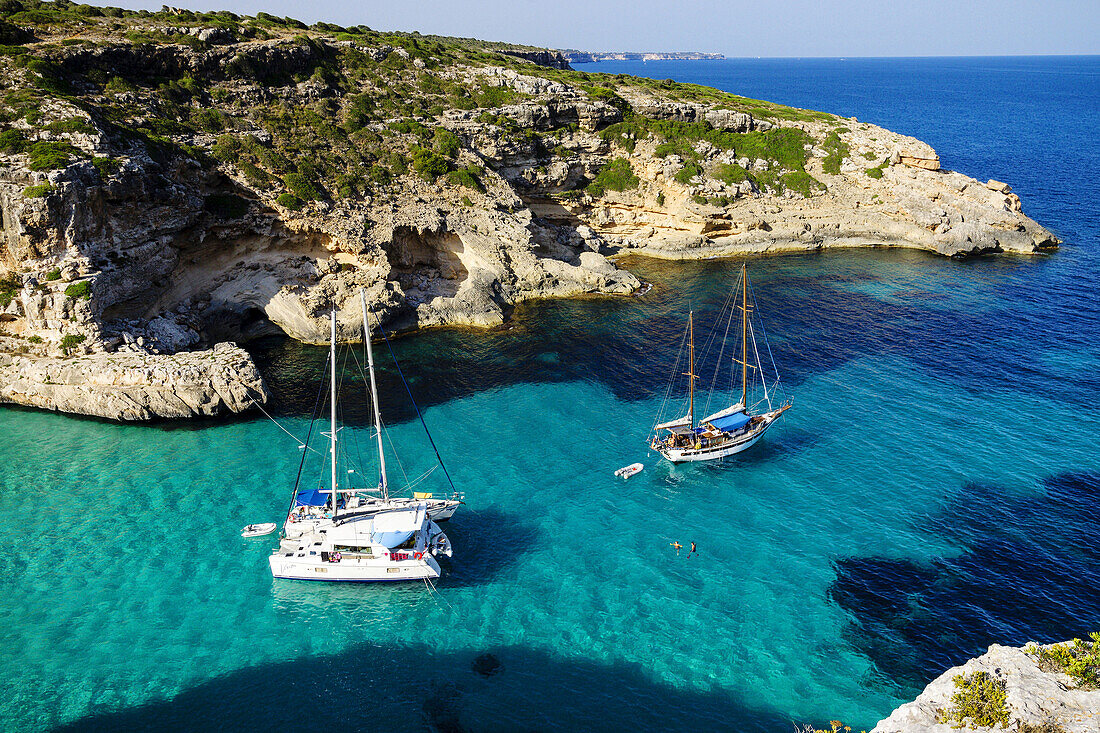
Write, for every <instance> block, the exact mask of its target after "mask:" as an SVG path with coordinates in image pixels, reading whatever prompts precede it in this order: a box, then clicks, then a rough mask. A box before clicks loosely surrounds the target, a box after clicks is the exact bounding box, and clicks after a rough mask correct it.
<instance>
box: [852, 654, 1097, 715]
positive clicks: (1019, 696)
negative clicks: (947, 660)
mask: <svg viewBox="0 0 1100 733" xmlns="http://www.w3.org/2000/svg"><path fill="white" fill-rule="evenodd" d="M1096 638H1097V637H1096V636H1094V637H1093V639H1094V641H1091V642H1090V641H1083V642H1082V641H1080V640H1075V641H1073V642H1066V643H1064V644H1057V645H1055V644H1051V645H1046V646H1039V645H1028V646H1027V647H1007V646H1000V645H997V644H994V645H993V646H991V647H989V651H987V652H986V653H985V654H983V655H982V656H980V657H977V658H975V659H971V660H970V661H968V662H966V664H963V665H961V666H958V667H953V668H952V669H949V670H947V671H946V672H944V673H943V674H942V675H940V676H939V677H937V678H936V679H935V680H933V681H932V682H931V683H929V685H928V686H927V687H926V688H925V689H924V691H923V692H922V693H921V694H920V696H918V697H917V699H916V700H914V701H913V702H910V703H906V704H905V705H902V706H901V707H899V708H898V709H897V710H895V711H894V712H893V713H892V714H891V715H890V716H889V717H888V718H886V719H885V720H882V721H880V722H879V724H878V725H876V726H875V727H874V729H873V730H872V731H871V733H953V732H954V731H958V730H965V731H980V732H982V733H992V732H993V731H1005V730H1009V731H1017V732H1021V731H1022V732H1026V733H1096V731H1098V730H1100V688H1098V687H1097V685H1096V682H1097V681H1100V641H1096V640H1095V639H1096ZM1066 662H1068V663H1069V664H1068V665H1067V664H1066ZM1067 671H1069V672H1073V674H1067Z"/></svg>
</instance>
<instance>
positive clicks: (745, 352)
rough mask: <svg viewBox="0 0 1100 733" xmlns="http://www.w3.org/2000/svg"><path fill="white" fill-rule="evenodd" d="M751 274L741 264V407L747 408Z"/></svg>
mask: <svg viewBox="0 0 1100 733" xmlns="http://www.w3.org/2000/svg"><path fill="white" fill-rule="evenodd" d="M748 324H749V275H748V272H747V270H746V269H745V266H744V265H741V407H742V408H747V407H748V403H747V402H745V399H746V398H747V397H748V378H749V343H748Z"/></svg>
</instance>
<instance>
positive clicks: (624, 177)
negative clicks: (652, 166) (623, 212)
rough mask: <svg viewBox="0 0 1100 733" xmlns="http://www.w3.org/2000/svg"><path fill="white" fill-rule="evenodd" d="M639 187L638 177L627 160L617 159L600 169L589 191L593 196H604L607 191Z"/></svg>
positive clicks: (589, 186)
mask: <svg viewBox="0 0 1100 733" xmlns="http://www.w3.org/2000/svg"><path fill="white" fill-rule="evenodd" d="M637 187H638V176H636V175H634V169H633V168H631V167H630V161H629V160H627V159H626V158H615V159H613V160H611V161H610V162H609V163H607V164H605V165H604V166H603V168H600V170H599V172H598V173H597V174H596V177H595V178H594V179H593V180H592V183H590V184H588V188H587V191H588V193H590V194H592V195H593V196H603V195H604V193H605V192H606V191H627V190H630V189H633V188H637Z"/></svg>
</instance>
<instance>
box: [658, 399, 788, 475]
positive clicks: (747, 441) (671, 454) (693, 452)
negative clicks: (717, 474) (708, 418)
mask: <svg viewBox="0 0 1100 733" xmlns="http://www.w3.org/2000/svg"><path fill="white" fill-rule="evenodd" d="M780 412H782V411H781V410H780V411H777V412H775V413H769V414H768V415H767V416H765V418H764V422H763V424H761V425H760V427H758V428H756V429H755V430H753V431H751V432H749V433H746V434H745V435H744V436H743V437H741V436H735V437H734V438H733V439H732V440H730V441H727V442H722V443H720V444H718V445H708V446H701V447H699V448H690V447H685V448H670V447H668V446H664V445H655V446H653V447H654V448H655V449H656V450H657V452H658V453H660V454H661V455H662V456H664V457H665V458H666V459H667V460H669V461H672V462H673V463H687V462H689V461H714V460H717V459H719V458H725V457H726V456H732V455H734V454H736V453H740V452H742V451H744V450H748V449H749V448H751V447H752V446H754V445H756V443H757V442H758V441H759V440H760V439H761V438H763V437H764V433H765V432H767V430H768V428H770V427H771V425H772V423H774V422H775V420H776V418H778V417H779V413H780ZM738 437H741V439H738Z"/></svg>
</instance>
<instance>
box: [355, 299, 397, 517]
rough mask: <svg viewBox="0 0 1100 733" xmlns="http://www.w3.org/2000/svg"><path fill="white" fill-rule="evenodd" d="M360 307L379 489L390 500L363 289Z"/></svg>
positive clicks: (384, 497) (380, 412) (372, 351)
mask: <svg viewBox="0 0 1100 733" xmlns="http://www.w3.org/2000/svg"><path fill="white" fill-rule="evenodd" d="M359 305H361V306H362V308H363V343H364V344H365V345H366V347H367V369H368V370H369V372H370V401H371V407H372V408H373V409H374V426H375V428H377V431H378V471H379V474H380V479H379V482H380V483H379V488H380V489H381V490H382V500H383V501H387V500H389V498H390V485H389V481H388V480H387V479H386V455H385V453H383V451H382V411H381V410H380V409H379V407H378V385H377V384H376V383H375V380H374V350H373V349H372V348H371V343H370V319H369V318H368V316H367V296H366V294H365V293H364V292H363V289H362V288H360V289H359Z"/></svg>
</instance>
